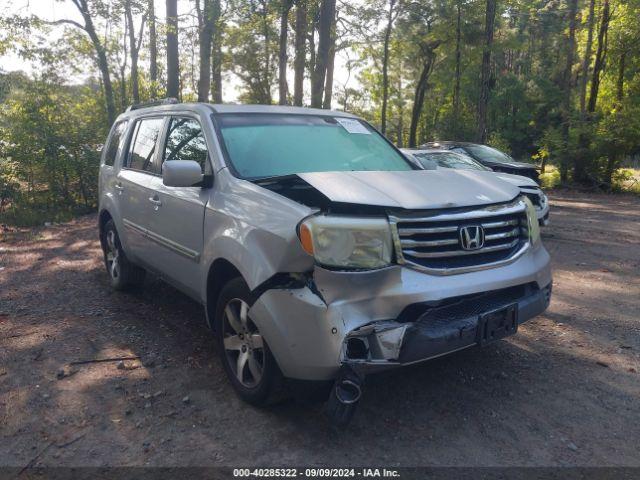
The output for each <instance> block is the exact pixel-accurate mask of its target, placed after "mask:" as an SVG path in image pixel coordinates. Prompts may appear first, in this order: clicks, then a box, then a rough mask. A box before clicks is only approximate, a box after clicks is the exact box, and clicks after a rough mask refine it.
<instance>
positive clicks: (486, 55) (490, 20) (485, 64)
mask: <svg viewBox="0 0 640 480" xmlns="http://www.w3.org/2000/svg"><path fill="white" fill-rule="evenodd" d="M495 18H496V0H487V11H486V14H485V24H484V25H485V27H484V49H483V51H482V67H481V69H480V95H479V100H478V133H477V140H478V142H479V143H486V141H487V106H488V103H489V90H490V88H491V85H490V82H491V78H490V77H491V49H492V47H493V26H494V22H495Z"/></svg>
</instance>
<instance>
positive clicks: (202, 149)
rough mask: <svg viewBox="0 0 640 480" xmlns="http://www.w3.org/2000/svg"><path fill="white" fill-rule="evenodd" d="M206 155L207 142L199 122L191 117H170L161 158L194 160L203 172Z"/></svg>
mask: <svg viewBox="0 0 640 480" xmlns="http://www.w3.org/2000/svg"><path fill="white" fill-rule="evenodd" d="M207 156H208V151H207V142H206V141H205V139H204V134H203V133H202V127H201V126H200V123H199V122H198V121H197V120H194V119H192V118H172V119H171V122H170V123H169V130H168V132H167V143H166V145H165V149H164V158H163V160H195V161H196V162H198V163H199V164H200V168H201V169H202V173H205V168H206V167H205V165H206V163H207Z"/></svg>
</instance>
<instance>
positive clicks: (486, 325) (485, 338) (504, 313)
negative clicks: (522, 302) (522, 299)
mask: <svg viewBox="0 0 640 480" xmlns="http://www.w3.org/2000/svg"><path fill="white" fill-rule="evenodd" d="M517 331H518V304H517V303H514V304H511V305H507V306H506V307H501V308H499V309H497V310H493V311H491V312H487V313H483V314H482V315H480V318H479V319H478V330H477V336H478V339H477V340H478V345H480V346H481V347H483V346H484V345H487V344H489V343H492V342H495V341H496V340H500V339H501V338H504V337H508V336H509V335H513V334H514V333H516V332H517Z"/></svg>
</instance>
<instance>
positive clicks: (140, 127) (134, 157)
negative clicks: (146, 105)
mask: <svg viewBox="0 0 640 480" xmlns="http://www.w3.org/2000/svg"><path fill="white" fill-rule="evenodd" d="M163 122H164V119H163V118H147V119H143V120H140V121H139V122H138V123H137V125H136V129H135V132H134V137H133V142H132V147H131V154H130V156H129V168H132V169H134V170H142V171H146V172H154V171H155V168H154V164H153V162H154V157H155V152H156V143H157V140H158V135H160V131H161V130H162V124H163Z"/></svg>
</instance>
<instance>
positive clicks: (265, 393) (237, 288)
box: [214, 277, 281, 406]
mask: <svg viewBox="0 0 640 480" xmlns="http://www.w3.org/2000/svg"><path fill="white" fill-rule="evenodd" d="M234 298H239V299H240V300H244V301H245V302H247V303H248V304H249V305H250V306H251V305H252V304H253V299H252V296H251V292H250V290H249V287H248V286H247V284H246V282H245V281H244V279H242V278H241V277H236V278H234V279H233V280H230V281H229V282H227V284H226V285H225V286H224V287H223V288H222V291H221V292H220V296H219V297H218V303H217V305H216V311H215V319H214V332H215V334H216V335H215V336H216V345H217V347H218V353H219V355H220V360H221V361H222V365H223V368H224V370H225V372H226V374H227V376H228V377H229V381H230V382H231V384H232V385H233V388H234V390H235V391H236V393H237V394H238V396H240V398H242V399H243V400H244V401H246V402H248V403H250V404H252V405H256V406H265V405H267V404H269V397H270V396H271V394H272V392H273V391H274V390H275V389H276V384H277V383H278V380H279V376H280V375H281V374H280V370H279V368H278V365H277V363H276V361H275V358H274V357H273V355H272V354H271V351H270V350H269V346H268V345H267V342H266V340H265V339H264V337H263V344H264V369H263V375H262V378H261V379H260V382H259V383H258V385H256V386H255V387H252V388H249V387H246V386H244V385H242V384H241V383H240V382H239V381H238V379H237V378H236V376H235V374H234V372H233V370H232V369H231V366H230V365H229V360H228V359H227V356H226V351H225V348H224V337H223V335H224V334H223V328H222V322H223V317H224V308H225V307H226V305H227V303H228V302H229V301H230V300H232V299H234Z"/></svg>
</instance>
